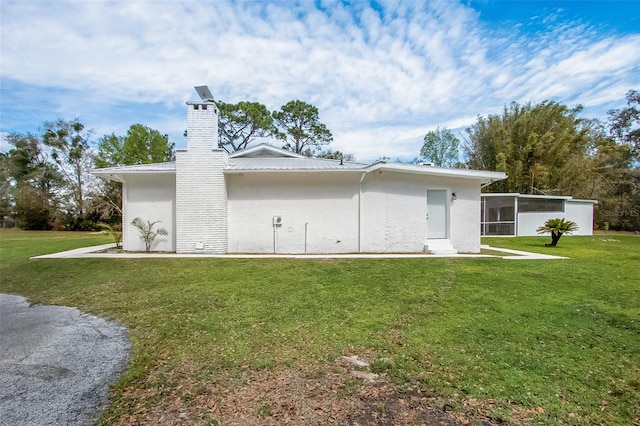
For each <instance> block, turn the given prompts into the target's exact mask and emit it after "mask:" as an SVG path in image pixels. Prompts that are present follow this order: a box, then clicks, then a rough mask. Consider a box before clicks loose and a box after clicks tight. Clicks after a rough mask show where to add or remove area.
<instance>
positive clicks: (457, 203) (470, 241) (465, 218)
mask: <svg viewBox="0 0 640 426" xmlns="http://www.w3.org/2000/svg"><path fill="white" fill-rule="evenodd" d="M446 183H448V185H449V188H450V193H449V196H450V197H451V193H455V194H456V199H455V200H453V201H450V207H449V213H450V216H449V217H450V220H451V222H450V225H449V239H450V240H451V244H453V247H454V248H455V249H456V250H458V253H480V182H479V181H477V180H468V179H448V180H447V181H446ZM450 199H451V198H450Z"/></svg>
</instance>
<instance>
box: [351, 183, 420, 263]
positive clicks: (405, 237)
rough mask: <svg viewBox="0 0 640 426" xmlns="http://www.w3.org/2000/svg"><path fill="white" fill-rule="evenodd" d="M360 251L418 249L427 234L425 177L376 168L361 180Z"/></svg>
mask: <svg viewBox="0 0 640 426" xmlns="http://www.w3.org/2000/svg"><path fill="white" fill-rule="evenodd" d="M361 211H362V218H361V223H362V235H361V251H363V252H376V253H385V252H390V253H394V252H395V253H401V252H421V251H423V250H424V244H425V240H426V236H427V227H426V222H427V179H426V177H425V176H419V175H411V174H406V173H395V172H388V171H375V172H373V173H369V174H367V175H366V176H365V178H364V181H363V183H362V210H361Z"/></svg>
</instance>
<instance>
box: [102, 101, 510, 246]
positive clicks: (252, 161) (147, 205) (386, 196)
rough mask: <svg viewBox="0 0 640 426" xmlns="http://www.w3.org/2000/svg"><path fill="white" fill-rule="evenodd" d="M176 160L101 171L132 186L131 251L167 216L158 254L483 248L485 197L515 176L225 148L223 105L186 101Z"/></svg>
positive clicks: (126, 233) (126, 242)
mask: <svg viewBox="0 0 640 426" xmlns="http://www.w3.org/2000/svg"><path fill="white" fill-rule="evenodd" d="M187 109H188V113H187V148H186V149H183V150H178V151H177V153H176V161H175V162H170V163H162V164H147V165H137V166H126V167H113V168H105V169H96V170H94V171H93V172H92V173H93V174H94V175H96V176H99V177H102V178H105V179H112V180H116V181H119V182H122V184H123V247H124V249H125V250H130V251H138V250H144V244H143V242H142V241H141V239H140V237H139V235H138V232H137V230H136V228H135V227H133V226H132V225H131V221H132V220H133V219H134V218H136V217H140V218H142V219H143V220H151V221H161V223H160V226H162V227H163V228H165V229H166V230H167V232H168V235H167V236H166V237H158V238H157V239H156V241H155V242H154V245H153V247H152V249H153V250H158V251H175V252H177V253H217V254H222V253H310V254H311V253H358V252H376V253H382V252H387V253H402V252H423V251H426V252H430V253H454V252H468V253H477V252H479V251H480V204H481V201H480V190H481V188H482V187H483V186H486V185H488V184H490V183H492V182H494V181H496V180H500V179H504V178H506V175H505V174H504V173H499V172H490V171H478V170H461V169H447V168H440V167H434V166H428V165H408V164H398V163H388V162H377V163H374V164H369V165H367V164H359V163H348V162H341V161H339V160H327V159H318V158H308V157H305V156H302V155H298V154H294V153H292V152H289V151H285V150H282V149H279V148H276V147H274V146H271V145H266V144H261V145H257V146H254V147H251V148H248V149H245V150H243V151H237V152H235V153H233V154H227V152H226V151H225V150H223V149H220V148H218V143H217V132H218V110H217V107H216V105H215V103H213V102H211V101H194V102H187Z"/></svg>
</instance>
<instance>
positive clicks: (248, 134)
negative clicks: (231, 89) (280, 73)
mask: <svg viewBox="0 0 640 426" xmlns="http://www.w3.org/2000/svg"><path fill="white" fill-rule="evenodd" d="M216 105H217V106H218V109H219V110H220V115H219V118H218V127H219V133H218V144H219V146H220V147H221V148H224V149H225V150H226V151H227V152H229V153H231V152H234V151H238V150H241V149H245V148H246V147H247V145H249V144H250V143H251V142H252V141H253V140H255V138H259V137H267V136H270V135H272V134H275V132H276V128H275V126H274V125H273V117H272V116H271V113H270V112H269V110H268V109H267V107H266V106H264V105H262V104H261V103H258V102H238V103H237V104H227V103H224V102H220V101H218V102H216Z"/></svg>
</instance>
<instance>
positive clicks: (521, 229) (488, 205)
mask: <svg viewBox="0 0 640 426" xmlns="http://www.w3.org/2000/svg"><path fill="white" fill-rule="evenodd" d="M597 203H598V202H597V201H595V200H574V199H573V198H572V197H568V196H566V197H563V196H553V195H530V194H518V193H488V194H482V213H481V215H482V216H481V222H482V225H481V226H482V235H487V236H489V235H496V236H497V235H503V236H509V235H511V236H531V235H538V233H537V231H536V229H538V227H540V226H542V225H544V223H545V222H546V221H547V220H548V219H555V218H563V219H566V220H570V221H573V222H575V223H576V225H578V230H577V231H574V232H573V233H572V234H573V235H593V208H594V205H595V204H597Z"/></svg>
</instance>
